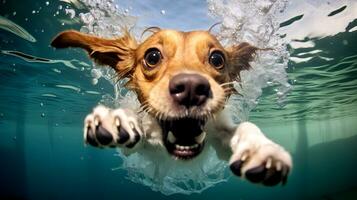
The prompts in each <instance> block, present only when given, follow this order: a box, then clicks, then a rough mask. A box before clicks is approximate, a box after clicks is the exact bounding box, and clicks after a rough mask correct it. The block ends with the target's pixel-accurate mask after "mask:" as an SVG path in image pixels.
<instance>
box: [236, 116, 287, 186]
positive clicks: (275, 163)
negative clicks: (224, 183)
mask: <svg viewBox="0 0 357 200" xmlns="http://www.w3.org/2000/svg"><path fill="white" fill-rule="evenodd" d="M230 147H231V150H232V155H231V158H230V160H229V163H230V168H231V170H232V172H233V173H234V174H235V175H237V176H243V177H244V178H246V179H248V180H249V181H251V182H254V183H262V184H264V185H267V186H273V185H277V184H278V183H280V182H282V183H283V185H284V184H285V183H286V180H287V176H288V174H289V171H290V170H291V168H292V160H291V156H290V154H289V153H288V152H287V151H286V150H285V149H284V148H283V147H281V146H280V145H278V144H276V143H274V142H273V141H271V140H269V139H268V138H266V137H265V136H264V134H263V133H262V132H261V130H260V129H259V128H258V127H257V126H256V125H254V124H253V123H250V122H244V123H241V124H240V125H239V126H238V127H237V128H236V130H235V132H234V134H233V135H232V137H231V139H230Z"/></svg>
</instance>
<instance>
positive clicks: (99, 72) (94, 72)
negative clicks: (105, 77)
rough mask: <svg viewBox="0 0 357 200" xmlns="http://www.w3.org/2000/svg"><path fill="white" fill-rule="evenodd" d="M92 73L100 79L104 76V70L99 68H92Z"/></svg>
mask: <svg viewBox="0 0 357 200" xmlns="http://www.w3.org/2000/svg"><path fill="white" fill-rule="evenodd" d="M90 74H91V75H92V77H93V78H95V79H98V78H100V77H101V76H102V72H101V71H100V70H99V69H92V70H91V72H90Z"/></svg>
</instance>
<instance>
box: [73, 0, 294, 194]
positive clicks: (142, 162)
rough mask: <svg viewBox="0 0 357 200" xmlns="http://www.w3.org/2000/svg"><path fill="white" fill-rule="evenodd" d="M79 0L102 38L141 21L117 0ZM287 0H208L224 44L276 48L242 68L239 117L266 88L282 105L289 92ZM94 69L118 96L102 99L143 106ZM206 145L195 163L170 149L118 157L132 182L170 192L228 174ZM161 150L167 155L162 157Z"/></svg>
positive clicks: (236, 101)
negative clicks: (283, 18) (283, 23)
mask: <svg viewBox="0 0 357 200" xmlns="http://www.w3.org/2000/svg"><path fill="white" fill-rule="evenodd" d="M79 1H80V2H81V3H82V4H83V5H84V7H85V8H86V9H87V10H88V12H85V13H79V15H78V16H79V18H80V20H81V22H82V23H83V26H82V28H81V31H82V32H85V33H90V34H95V35H98V36H101V37H116V36H118V35H121V33H122V31H123V27H133V26H134V25H135V24H136V20H137V18H135V17H133V16H129V15H128V12H127V11H126V10H125V9H123V10H120V8H119V6H116V5H115V3H114V1H113V0H79ZM285 4H286V1H285V0H282V1H279V0H255V1H234V0H208V7H209V13H210V14H211V15H212V16H213V17H215V18H218V19H220V20H221V21H222V22H223V24H222V26H221V30H220V33H219V34H218V37H219V38H220V39H221V40H222V41H223V42H224V43H225V44H237V43H239V42H243V41H246V42H249V43H251V44H253V45H255V46H257V47H259V48H273V49H274V50H272V51H262V52H260V53H259V56H258V58H257V60H256V61H255V62H254V63H253V70H251V71H246V72H243V73H242V74H241V78H242V84H241V85H240V84H238V83H237V84H236V85H235V87H236V89H237V90H238V91H239V92H240V93H241V94H242V95H243V96H238V95H237V96H235V97H232V98H231V99H230V101H229V104H230V105H231V107H232V110H233V113H238V114H235V115H233V117H234V119H235V120H236V121H244V120H247V118H248V115H249V112H250V111H251V109H253V108H254V107H255V106H256V105H257V103H258V98H259V97H260V96H261V94H262V89H263V88H264V87H268V86H276V87H277V90H276V94H277V96H278V103H280V104H283V102H284V97H285V95H286V94H287V92H288V91H289V90H290V85H289V84H288V82H287V81H288V80H287V74H286V72H285V68H286V67H287V61H288V60H287V58H288V56H289V54H288V52H287V50H286V43H285V41H284V40H283V39H282V38H281V37H280V36H279V35H278V34H277V30H278V28H279V24H278V22H277V20H276V18H275V16H276V14H277V13H278V12H282V11H283V10H284V7H285ZM91 74H92V76H93V84H95V83H96V82H97V81H98V79H99V78H101V77H102V78H105V79H107V80H108V81H110V82H111V83H112V84H113V86H114V91H115V96H114V97H113V96H111V95H109V94H106V95H104V96H103V98H102V101H101V103H102V104H105V105H107V106H111V107H119V106H121V107H126V108H136V107H137V106H138V105H139V104H138V102H137V100H136V97H135V95H134V94H133V93H131V92H128V91H127V90H125V89H124V88H123V87H121V86H122V85H121V83H120V82H119V84H118V83H117V82H115V79H114V78H113V77H115V73H114V71H113V70H112V69H109V68H99V67H97V66H94V69H93V70H92V72H91ZM205 149H206V150H205V153H202V154H203V155H202V156H201V155H200V158H198V159H196V160H195V161H193V162H192V163H191V164H190V165H184V164H180V163H178V162H177V161H174V160H172V159H171V158H170V157H168V155H167V153H166V152H165V150H161V151H158V150H156V151H141V152H138V153H134V154H131V155H128V156H123V154H121V153H119V156H120V157H121V158H122V159H123V165H122V166H121V168H123V169H125V170H126V171H127V172H128V177H127V178H128V179H130V180H132V181H133V182H136V183H141V184H143V185H146V186H149V187H150V188H151V189H153V190H155V191H160V192H161V193H163V194H167V195H169V194H175V193H181V194H191V193H199V192H202V191H203V190H205V189H207V188H209V187H212V186H214V185H216V184H217V183H220V182H222V181H226V180H227V178H228V175H227V173H226V166H227V163H226V162H225V161H222V160H220V159H219V158H218V157H217V155H216V153H215V151H214V150H213V149H212V148H211V147H207V148H205ZM150 152H155V154H154V155H153V154H150ZM160 153H162V154H164V153H166V154H164V155H162V156H158V154H160ZM158 158H160V160H158ZM199 163H200V164H199ZM202 163H204V165H202Z"/></svg>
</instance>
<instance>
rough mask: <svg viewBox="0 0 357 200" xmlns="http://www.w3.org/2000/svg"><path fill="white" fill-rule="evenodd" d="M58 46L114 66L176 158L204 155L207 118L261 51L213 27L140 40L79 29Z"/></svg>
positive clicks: (164, 32)
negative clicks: (230, 40) (227, 39)
mask: <svg viewBox="0 0 357 200" xmlns="http://www.w3.org/2000/svg"><path fill="white" fill-rule="evenodd" d="M52 46H54V47H57V48H65V47H80V48H84V49H85V50H87V51H88V53H89V55H90V57H91V58H93V59H94V60H95V61H97V62H98V63H100V64H104V65H109V66H111V67H112V68H114V69H115V70H116V72H117V74H118V76H119V78H128V82H127V85H126V86H127V87H128V88H129V89H131V90H133V91H135V92H136V94H137V96H138V99H139V101H140V102H141V104H142V105H141V106H142V109H143V110H144V111H146V112H148V113H150V114H151V115H152V116H153V117H155V118H156V119H157V120H158V122H159V124H160V125H161V127H162V130H163V131H162V132H163V137H162V138H163V140H164V141H163V142H164V144H165V147H166V149H167V150H168V152H169V153H170V154H172V155H174V156H175V157H176V158H180V159H189V158H193V157H195V156H196V155H198V154H199V153H200V152H201V150H202V148H203V146H204V140H205V132H204V131H203V129H204V126H205V123H206V121H207V119H209V118H210V117H212V116H214V115H215V114H216V113H217V112H218V111H220V110H222V109H223V108H224V105H225V102H226V100H227V98H228V97H229V96H230V95H231V94H232V93H233V92H235V90H234V89H233V87H232V82H233V81H236V80H237V79H239V73H240V71H241V70H246V69H249V68H250V65H249V62H250V61H251V60H252V58H253V54H254V53H255V51H256V50H257V48H256V47H254V46H251V45H249V44H248V43H241V44H239V45H236V46H231V47H228V48H224V47H223V46H222V45H221V44H220V42H219V41H218V40H217V39H216V37H215V36H213V35H212V34H210V33H209V32H208V31H192V32H180V31H174V30H159V29H158V30H157V31H155V32H154V33H153V34H152V35H151V36H150V37H148V38H147V39H146V40H145V41H144V42H142V43H141V44H138V43H137V42H136V41H135V40H134V39H133V37H131V36H130V34H128V33H126V34H125V35H124V36H122V37H120V38H118V39H103V38H98V37H95V36H90V35H87V34H83V33H79V32H76V31H66V32H62V33H60V34H59V35H58V36H57V37H56V38H55V39H54V40H53V42H52Z"/></svg>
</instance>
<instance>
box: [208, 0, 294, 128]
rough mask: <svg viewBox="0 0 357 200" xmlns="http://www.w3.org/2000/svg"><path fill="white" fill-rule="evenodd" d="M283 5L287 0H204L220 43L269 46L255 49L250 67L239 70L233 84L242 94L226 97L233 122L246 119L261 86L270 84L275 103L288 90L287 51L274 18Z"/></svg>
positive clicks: (256, 101) (259, 93) (282, 99)
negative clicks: (217, 22) (215, 22)
mask: <svg viewBox="0 0 357 200" xmlns="http://www.w3.org/2000/svg"><path fill="white" fill-rule="evenodd" d="M286 4H287V0H254V1H235V0H208V9H209V13H210V14H211V15H212V16H213V17H216V18H218V19H219V20H220V21H221V22H222V24H221V26H220V30H219V32H218V33H217V34H218V38H219V39H220V40H221V41H222V42H223V43H224V44H226V45H227V46H229V45H235V44H238V43H240V42H248V43H250V44H252V45H254V46H256V47H258V48H261V49H271V50H263V51H259V53H258V55H257V57H256V59H255V61H254V62H253V63H252V69H251V70H249V71H242V72H241V83H235V88H236V89H237V91H238V92H239V93H240V94H241V95H242V96H239V95H235V96H233V97H232V98H230V102H229V104H230V105H231V108H232V111H233V112H232V113H235V115H233V117H234V119H235V121H246V120H248V116H249V112H250V111H251V110H252V109H254V108H255V107H256V106H257V104H258V101H259V97H260V96H261V95H262V90H263V88H265V87H270V86H274V87H275V92H276V96H277V103H278V105H280V106H284V105H285V99H286V95H287V94H288V92H289V91H290V90H291V85H290V84H289V83H288V77H287V73H286V68H287V66H288V58H289V52H288V51H287V48H286V45H287V41H285V40H284V38H283V37H281V35H279V33H278V29H279V22H278V20H277V19H276V17H277V15H278V14H279V13H282V12H283V11H284V9H285V6H286Z"/></svg>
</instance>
